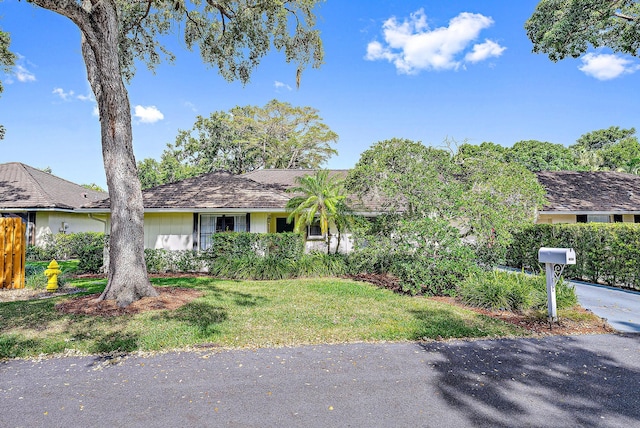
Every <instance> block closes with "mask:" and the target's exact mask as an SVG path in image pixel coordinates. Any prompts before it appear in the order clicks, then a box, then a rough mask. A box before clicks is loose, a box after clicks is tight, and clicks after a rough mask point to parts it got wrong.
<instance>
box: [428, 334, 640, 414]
mask: <svg viewBox="0 0 640 428" xmlns="http://www.w3.org/2000/svg"><path fill="white" fill-rule="evenodd" d="M420 346H422V347H423V348H424V349H425V351H427V352H429V354H430V355H432V356H434V358H433V360H435V361H436V362H435V363H434V364H433V366H432V368H433V369H434V370H436V371H437V373H438V375H439V379H438V380H437V381H436V385H437V388H438V389H439V391H440V393H441V396H442V397H443V398H444V400H445V401H446V402H447V404H448V405H449V406H450V407H451V408H452V409H457V411H460V412H462V413H463V414H464V416H465V417H466V418H467V419H468V420H469V422H470V425H473V426H491V427H512V426H541V424H542V425H544V426H583V427H596V426H625V425H627V426H631V425H634V424H637V423H638V421H640V400H639V399H638V391H637V386H638V385H640V364H639V363H638V358H637V356H638V351H639V348H640V335H626V336H622V335H594V336H553V337H547V338H544V339H503V340H496V341H471V342H457V343H456V342H450V343H442V342H436V343H434V342H430V343H427V342H425V343H422V344H421V345H420Z"/></svg>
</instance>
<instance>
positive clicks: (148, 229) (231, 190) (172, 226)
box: [76, 169, 372, 252]
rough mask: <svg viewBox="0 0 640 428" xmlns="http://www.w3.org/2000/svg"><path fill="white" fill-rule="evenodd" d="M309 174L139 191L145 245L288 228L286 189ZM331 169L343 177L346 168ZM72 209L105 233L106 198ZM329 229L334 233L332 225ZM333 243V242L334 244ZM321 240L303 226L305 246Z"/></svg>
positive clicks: (197, 243)
mask: <svg viewBox="0 0 640 428" xmlns="http://www.w3.org/2000/svg"><path fill="white" fill-rule="evenodd" d="M314 173H315V171H313V170H280V169H267V170H259V171H254V172H251V173H248V174H244V175H232V174H228V173H224V172H214V173H210V174H205V175H202V176H198V177H193V178H188V179H186V180H182V181H179V182H176V183H171V184H165V185H161V186H157V187H153V188H150V189H147V190H144V191H143V192H142V197H143V205H144V237H145V238H144V239H145V248H153V249H166V250H206V249H207V248H208V247H209V245H210V242H211V236H212V234H214V233H221V232H225V231H235V232H254V233H279V232H288V231H293V228H294V224H290V223H287V217H288V213H287V210H286V205H287V202H288V201H289V199H290V198H291V197H292V196H293V195H292V194H291V193H288V192H287V191H286V189H288V188H290V187H292V186H294V185H295V179H296V177H299V176H302V175H307V174H314ZM330 173H331V174H340V175H346V173H347V171H346V170H332V171H330ZM371 208H372V207H368V208H366V210H367V211H370V210H371ZM76 212H78V213H82V214H84V215H87V216H89V215H90V216H92V217H93V218H103V219H105V220H106V223H105V231H108V228H109V200H108V199H105V200H102V201H98V202H94V203H90V204H88V205H85V206H83V207H82V208H79V209H78V210H77V211H76ZM330 233H331V234H335V233H336V231H335V230H334V229H332V230H330ZM336 241H337V240H336V239H333V240H332V242H333V245H335V244H336ZM325 242H326V237H325V236H323V235H322V234H321V233H320V228H319V226H318V227H314V226H311V227H309V228H308V230H307V248H308V249H318V250H326V245H325ZM351 245H352V243H351V241H350V240H349V239H342V240H341V245H340V246H341V248H340V252H348V251H349V250H350V249H351ZM332 250H335V248H333V249H332Z"/></svg>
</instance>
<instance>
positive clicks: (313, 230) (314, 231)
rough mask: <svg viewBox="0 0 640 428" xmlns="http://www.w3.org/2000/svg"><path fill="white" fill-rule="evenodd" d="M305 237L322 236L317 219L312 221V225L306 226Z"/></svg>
mask: <svg viewBox="0 0 640 428" xmlns="http://www.w3.org/2000/svg"><path fill="white" fill-rule="evenodd" d="M307 236H308V237H310V238H319V237H321V236H323V235H322V228H321V227H320V220H319V219H318V220H316V221H314V222H313V224H311V225H309V226H307Z"/></svg>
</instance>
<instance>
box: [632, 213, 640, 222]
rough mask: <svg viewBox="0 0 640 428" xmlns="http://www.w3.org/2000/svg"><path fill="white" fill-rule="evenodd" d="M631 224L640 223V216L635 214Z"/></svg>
mask: <svg viewBox="0 0 640 428" xmlns="http://www.w3.org/2000/svg"><path fill="white" fill-rule="evenodd" d="M633 222H634V223H640V214H636V215H634V216H633Z"/></svg>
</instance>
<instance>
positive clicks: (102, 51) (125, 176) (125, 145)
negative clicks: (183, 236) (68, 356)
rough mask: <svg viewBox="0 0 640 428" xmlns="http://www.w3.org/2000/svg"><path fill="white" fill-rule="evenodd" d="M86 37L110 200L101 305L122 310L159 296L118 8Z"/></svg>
mask: <svg viewBox="0 0 640 428" xmlns="http://www.w3.org/2000/svg"><path fill="white" fill-rule="evenodd" d="M81 31H82V54H83V57H84V60H85V64H86V66H87V75H88V78H89V82H90V84H91V88H92V89H93V92H94V94H95V96H96V101H97V103H98V109H99V111H100V125H101V133H102V155H103V160H104V169H105V172H106V176H107V186H109V197H110V200H111V233H110V237H109V272H108V283H107V287H106V288H105V290H104V292H103V293H102V295H101V296H100V299H115V300H116V301H117V304H118V306H128V305H129V304H130V303H132V302H134V301H136V300H138V299H140V298H142V297H146V296H157V295H158V294H157V292H156V291H155V289H154V288H153V287H152V286H151V283H150V282H149V278H148V275H147V269H146V264H145V261H144V224H143V219H144V207H143V204H142V190H141V187H140V180H139V179H138V175H137V171H136V162H135V158H134V155H133V145H132V130H131V106H130V104H129V98H128V96H127V89H126V87H125V86H124V82H123V80H122V75H121V73H120V65H119V61H118V16H117V10H116V6H115V4H114V2H113V1H112V0H111V1H109V0H106V1H101V2H98V3H96V4H95V5H94V7H93V9H92V13H91V18H90V25H89V27H88V28H81Z"/></svg>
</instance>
